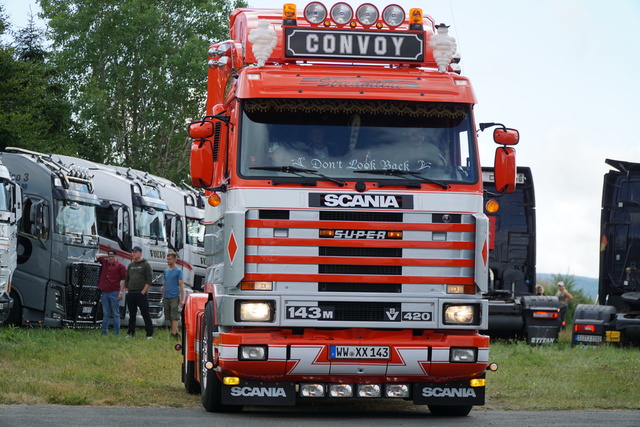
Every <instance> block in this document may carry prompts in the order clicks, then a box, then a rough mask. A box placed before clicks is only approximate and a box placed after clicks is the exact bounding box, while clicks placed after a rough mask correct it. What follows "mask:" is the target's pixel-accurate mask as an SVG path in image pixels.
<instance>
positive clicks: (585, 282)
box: [536, 273, 598, 300]
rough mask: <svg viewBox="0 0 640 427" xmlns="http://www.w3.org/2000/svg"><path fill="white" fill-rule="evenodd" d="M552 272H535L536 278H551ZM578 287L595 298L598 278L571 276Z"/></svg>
mask: <svg viewBox="0 0 640 427" xmlns="http://www.w3.org/2000/svg"><path fill="white" fill-rule="evenodd" d="M552 277H553V274H547V273H537V274H536V278H537V280H551V278H552ZM573 280H575V282H576V285H577V287H578V288H580V289H582V292H584V294H585V295H587V296H588V297H590V298H592V299H594V300H595V299H596V297H597V296H598V279H594V278H593V277H583V276H573Z"/></svg>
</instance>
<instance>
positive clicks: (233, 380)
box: [222, 377, 240, 385]
mask: <svg viewBox="0 0 640 427" xmlns="http://www.w3.org/2000/svg"><path fill="white" fill-rule="evenodd" d="M222 384H224V385H238V384H240V378H238V377H224V378H223V379H222Z"/></svg>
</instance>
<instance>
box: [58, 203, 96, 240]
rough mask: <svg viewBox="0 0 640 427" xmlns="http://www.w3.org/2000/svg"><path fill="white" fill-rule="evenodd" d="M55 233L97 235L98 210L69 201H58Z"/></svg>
mask: <svg viewBox="0 0 640 427" xmlns="http://www.w3.org/2000/svg"><path fill="white" fill-rule="evenodd" d="M55 207H56V216H55V221H56V222H55V224H56V227H55V232H56V233H58V234H66V235H71V234H82V235H95V234H96V208H95V206H94V205H87V204H83V203H78V202H74V201H69V200H56V201H55Z"/></svg>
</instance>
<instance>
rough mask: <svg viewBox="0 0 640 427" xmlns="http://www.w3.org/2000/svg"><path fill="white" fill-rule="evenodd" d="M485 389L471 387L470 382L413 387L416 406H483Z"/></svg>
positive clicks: (428, 384)
mask: <svg viewBox="0 0 640 427" xmlns="http://www.w3.org/2000/svg"><path fill="white" fill-rule="evenodd" d="M484 397H485V387H484V386H482V387H471V385H470V382H469V381H468V380H466V381H451V382H447V383H418V384H415V385H414V387H413V403H414V404H416V405H484Z"/></svg>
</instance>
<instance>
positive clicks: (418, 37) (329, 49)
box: [285, 27, 424, 62]
mask: <svg viewBox="0 0 640 427" xmlns="http://www.w3.org/2000/svg"><path fill="white" fill-rule="evenodd" d="M285 56H286V57H287V58H297V57H304V58H325V59H326V58H334V59H349V60H351V61H353V60H363V61H370V60H374V61H377V60H385V61H394V62H396V61H408V62H424V32H421V31H417V32H399V31H393V32H379V31H362V30H360V31H359V30H351V29H350V30H328V29H322V28H298V27H286V28H285Z"/></svg>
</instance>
